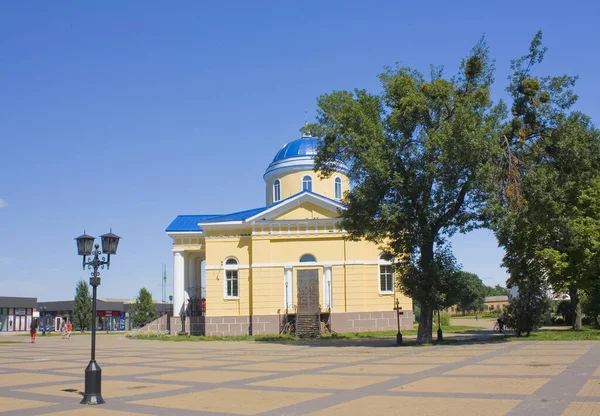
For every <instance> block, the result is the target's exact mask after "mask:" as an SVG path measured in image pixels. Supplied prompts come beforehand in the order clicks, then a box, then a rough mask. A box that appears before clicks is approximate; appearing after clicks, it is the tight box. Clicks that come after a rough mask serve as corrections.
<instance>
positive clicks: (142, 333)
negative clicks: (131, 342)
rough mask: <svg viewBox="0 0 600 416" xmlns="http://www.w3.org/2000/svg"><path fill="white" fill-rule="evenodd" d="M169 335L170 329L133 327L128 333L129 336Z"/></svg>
mask: <svg viewBox="0 0 600 416" xmlns="http://www.w3.org/2000/svg"><path fill="white" fill-rule="evenodd" d="M167 335H169V331H168V330H164V331H141V330H139V329H132V330H131V331H129V333H128V334H127V338H160V337H164V336H167Z"/></svg>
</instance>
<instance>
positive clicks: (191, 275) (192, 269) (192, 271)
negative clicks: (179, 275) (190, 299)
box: [187, 254, 197, 296]
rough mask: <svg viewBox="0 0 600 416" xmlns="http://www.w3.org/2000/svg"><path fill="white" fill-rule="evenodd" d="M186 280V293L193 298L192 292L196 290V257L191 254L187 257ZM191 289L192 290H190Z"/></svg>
mask: <svg viewBox="0 0 600 416" xmlns="http://www.w3.org/2000/svg"><path fill="white" fill-rule="evenodd" d="M188 270H189V271H188V279H187V285H188V287H187V292H188V294H189V295H190V296H195V293H194V291H195V290H196V289H197V288H195V287H194V286H196V257H194V256H192V255H191V254H190V255H189V257H188ZM192 287H194V289H193V290H192Z"/></svg>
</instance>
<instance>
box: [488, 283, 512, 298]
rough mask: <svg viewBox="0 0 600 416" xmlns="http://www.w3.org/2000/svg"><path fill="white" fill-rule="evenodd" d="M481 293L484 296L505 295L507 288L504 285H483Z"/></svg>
mask: <svg viewBox="0 0 600 416" xmlns="http://www.w3.org/2000/svg"><path fill="white" fill-rule="evenodd" d="M483 295H484V296H485V297H488V296H507V295H508V289H507V288H505V287H502V286H500V285H496V286H494V287H491V286H483Z"/></svg>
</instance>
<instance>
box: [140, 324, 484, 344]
mask: <svg viewBox="0 0 600 416" xmlns="http://www.w3.org/2000/svg"><path fill="white" fill-rule="evenodd" d="M479 329H482V328H481V327H476V326H442V330H443V331H444V333H445V334H455V333H460V332H468V331H476V330H479ZM436 330H437V327H436V328H434V332H435V331H436ZM396 334H397V331H373V332H349V333H343V334H323V335H321V336H320V337H318V338H302V337H297V336H295V335H254V336H251V335H234V336H192V335H174V336H169V335H160V336H156V335H154V336H148V335H144V334H142V333H140V334H139V335H137V336H135V337H131V338H133V339H146V340H157V341H174V342H178V341H193V342H203V341H258V342H281V341H302V340H312V341H315V340H333V339H382V338H395V337H396ZM402 335H403V336H408V335H417V329H411V330H406V331H402Z"/></svg>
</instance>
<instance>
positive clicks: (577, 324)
mask: <svg viewBox="0 0 600 416" xmlns="http://www.w3.org/2000/svg"><path fill="white" fill-rule="evenodd" d="M569 296H570V297H571V309H572V313H573V329H575V330H577V331H579V330H581V320H582V319H583V316H582V312H581V302H580V300H579V290H577V288H576V287H575V286H571V287H569Z"/></svg>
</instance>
